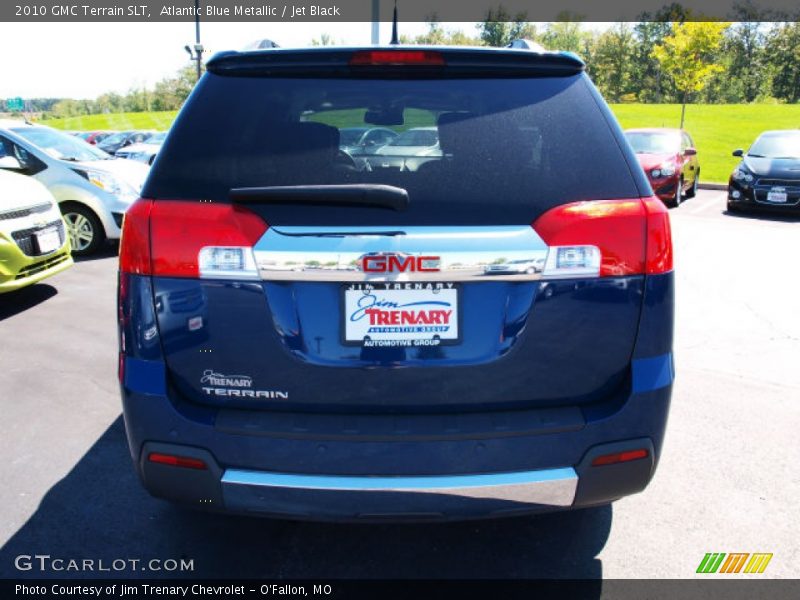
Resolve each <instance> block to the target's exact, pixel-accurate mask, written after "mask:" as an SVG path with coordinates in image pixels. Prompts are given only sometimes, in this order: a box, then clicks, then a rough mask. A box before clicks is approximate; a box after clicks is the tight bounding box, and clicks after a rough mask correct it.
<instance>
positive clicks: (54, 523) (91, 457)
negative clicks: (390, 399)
mask: <svg viewBox="0 0 800 600" xmlns="http://www.w3.org/2000/svg"><path fill="white" fill-rule="evenodd" d="M611 521H612V510H611V507H600V508H593V509H584V510H580V511H573V512H563V513H554V514H550V515H542V516H537V517H516V518H509V519H502V520H493V521H473V522H462V523H449V524H423V525H417V524H404V525H388V524H377V525H375V524H359V525H352V524H350V525H347V524H319V523H296V522H287V521H275V520H268V519H259V518H250V517H236V516H226V515H218V514H209V513H203V512H199V511H197V512H195V511H191V510H186V509H181V508H176V507H173V506H171V505H169V504H167V503H165V502H162V501H160V500H156V499H154V498H151V497H150V496H149V495H148V494H147V493H146V492H145V491H144V490H143V489H142V488H141V487H140V485H139V482H138V479H137V478H136V475H135V474H134V471H133V468H132V466H131V464H130V457H129V454H128V449H127V444H126V442H125V432H124V428H123V424H122V418H121V417H119V418H117V419H116V420H115V421H114V423H112V425H111V426H110V427H109V428H108V430H106V432H105V433H104V434H103V435H102V436H101V437H100V439H99V440H97V442H96V443H95V444H94V445H93V446H92V447H91V449H90V450H89V451H88V452H87V453H86V454H85V455H84V456H83V457H82V458H81V460H80V461H79V462H78V464H77V465H75V467H74V468H73V469H72V470H71V471H70V472H69V473H68V474H67V475H66V476H65V477H64V478H63V479H62V480H61V481H59V482H58V483H57V484H56V485H54V486H53V487H52V488H51V489H50V490H49V491H48V493H47V494H46V495H45V496H44V498H43V499H42V502H41V504H40V505H39V508H38V509H37V511H36V512H35V513H34V514H33V516H32V517H31V518H30V519H29V520H28V521H27V523H25V524H24V525H23V526H22V527H21V528H20V529H19V531H17V533H15V534H14V536H13V537H12V538H11V539H10V540H9V541H8V543H7V544H6V545H5V546H4V547H3V548H2V549H0V577H4V578H12V577H14V578H20V577H23V578H24V577H32V578H46V577H58V578H64V577H71V578H73V577H74V578H91V577H109V576H121V577H126V578H127V577H147V578H160V577H184V578H185V577H193V578H194V577H198V578H199V577H202V578H246V577H270V578H354V579H355V578H498V579H505V578H576V579H582V578H587V579H600V578H601V577H602V564H601V562H600V560H599V559H598V558H596V557H597V554H598V553H599V552H600V551H601V550H602V548H603V546H604V545H605V543H606V540H607V539H608V535H609V531H610V528H611ZM21 554H23V555H35V554H47V555H50V556H51V557H53V558H56V557H59V558H64V559H71V558H76V559H83V558H94V559H103V561H104V563H105V564H106V565H110V564H111V563H112V561H113V560H114V559H120V558H121V559H134V558H135V559H141V560H142V561H143V562H146V561H149V560H150V559H162V560H164V559H169V558H172V559H177V560H179V559H181V558H183V559H190V560H193V561H194V570H193V571H192V572H183V573H180V572H175V573H165V572H131V571H129V570H127V571H122V572H119V573H114V572H111V573H108V572H104V573H97V572H85V573H81V572H74V571H73V572H65V571H60V572H52V571H51V572H44V573H43V572H39V571H38V570H37V569H34V570H30V571H17V570H16V569H15V567H14V558H15V557H16V556H18V555H21ZM600 587H601V585H600V583H599V582H598V586H597V593H598V597H599V593H600Z"/></svg>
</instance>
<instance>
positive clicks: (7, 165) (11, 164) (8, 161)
mask: <svg viewBox="0 0 800 600" xmlns="http://www.w3.org/2000/svg"><path fill="white" fill-rule="evenodd" d="M0 169H11V170H14V171H23V170H24V169H25V167H23V166H22V165H21V164H20V162H19V161H18V160H17V159H16V158H15V157H13V156H4V157H3V158H0Z"/></svg>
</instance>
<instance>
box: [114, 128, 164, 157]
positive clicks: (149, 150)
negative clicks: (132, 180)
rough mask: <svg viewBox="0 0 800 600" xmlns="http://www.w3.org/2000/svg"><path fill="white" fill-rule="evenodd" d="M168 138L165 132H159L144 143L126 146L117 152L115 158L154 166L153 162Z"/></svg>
mask: <svg viewBox="0 0 800 600" xmlns="http://www.w3.org/2000/svg"><path fill="white" fill-rule="evenodd" d="M166 138H167V133H166V132H165V131H159V132H157V133H154V134H153V135H151V136H150V137H149V138H147V139H146V140H144V141H143V142H140V143H138V144H131V145H130V146H126V147H124V148H121V149H120V150H117V153H116V154H115V155H114V156H116V157H117V158H128V159H131V160H138V161H139V162H141V163H145V164H147V165H152V164H153V161H154V160H155V159H156V154H158V151H159V149H160V148H161V144H163V143H164V140H165V139H166Z"/></svg>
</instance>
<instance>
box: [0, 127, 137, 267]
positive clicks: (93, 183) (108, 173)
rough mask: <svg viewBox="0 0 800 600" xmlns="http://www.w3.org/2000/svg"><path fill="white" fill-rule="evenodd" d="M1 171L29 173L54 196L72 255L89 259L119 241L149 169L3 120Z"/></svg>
mask: <svg viewBox="0 0 800 600" xmlns="http://www.w3.org/2000/svg"><path fill="white" fill-rule="evenodd" d="M0 158H5V161H4V162H3V163H2V165H1V166H2V167H3V168H5V169H10V170H14V171H17V172H19V173H21V174H24V175H30V176H32V177H34V178H35V179H37V180H38V181H40V182H41V183H43V184H44V185H45V187H46V188H47V189H48V190H50V192H51V193H52V194H53V196H55V198H56V200H57V201H58V204H59V207H60V209H61V212H62V214H63V215H64V220H65V222H66V224H67V233H68V234H69V236H70V241H71V246H72V252H73V254H76V255H87V254H91V253H93V252H95V251H96V250H98V249H99V248H100V247H101V246H102V244H103V242H104V241H105V240H115V239H119V236H120V233H121V229H120V228H121V227H122V217H123V215H124V214H125V211H126V210H128V207H129V206H130V205H131V204H132V203H133V201H134V200H135V199H136V197H137V196H138V195H139V190H140V189H141V186H142V183H143V182H144V179H145V177H147V173H148V171H149V169H148V167H146V166H145V165H141V164H138V163H136V162H133V161H129V160H119V159H115V158H113V157H112V156H109V155H108V154H106V153H105V152H103V151H101V150H98V149H97V148H96V147H95V146H90V145H88V144H85V143H84V142H82V141H81V140H76V139H75V138H73V137H71V136H69V135H67V134H65V133H63V132H61V131H57V130H55V129H51V128H50V127H44V126H41V125H29V124H27V123H24V122H22V121H13V120H11V121H0Z"/></svg>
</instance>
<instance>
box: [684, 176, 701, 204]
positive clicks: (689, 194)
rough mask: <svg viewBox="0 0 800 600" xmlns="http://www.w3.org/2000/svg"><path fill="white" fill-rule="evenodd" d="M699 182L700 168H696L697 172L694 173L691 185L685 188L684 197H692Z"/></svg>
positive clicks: (695, 193)
mask: <svg viewBox="0 0 800 600" xmlns="http://www.w3.org/2000/svg"><path fill="white" fill-rule="evenodd" d="M699 183H700V169H697V173H695V176H694V181H693V182H692V187H690V188H689V189H688V190H686V197H687V198H694V197H695V196H696V195H697V185H698V184H699Z"/></svg>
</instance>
